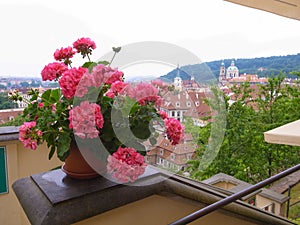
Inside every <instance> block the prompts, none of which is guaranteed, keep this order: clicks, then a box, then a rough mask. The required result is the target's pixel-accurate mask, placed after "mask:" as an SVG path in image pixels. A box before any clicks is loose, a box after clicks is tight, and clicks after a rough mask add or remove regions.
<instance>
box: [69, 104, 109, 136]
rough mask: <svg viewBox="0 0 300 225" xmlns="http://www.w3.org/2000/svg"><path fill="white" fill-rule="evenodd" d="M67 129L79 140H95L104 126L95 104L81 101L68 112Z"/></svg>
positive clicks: (99, 110) (98, 107)
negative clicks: (71, 130) (68, 122)
mask: <svg viewBox="0 0 300 225" xmlns="http://www.w3.org/2000/svg"><path fill="white" fill-rule="evenodd" d="M69 121H70V124H69V127H70V129H73V130H74V134H75V135H77V136H78V137H80V138H96V137H98V135H99V131H98V130H97V129H96V127H97V128H99V129H101V128H102V127H103V124H104V120H103V115H102V113H101V108H100V106H99V105H97V104H96V103H89V102H88V101H83V102H81V103H80V105H79V106H75V107H74V108H73V109H71V110H70V114H69Z"/></svg>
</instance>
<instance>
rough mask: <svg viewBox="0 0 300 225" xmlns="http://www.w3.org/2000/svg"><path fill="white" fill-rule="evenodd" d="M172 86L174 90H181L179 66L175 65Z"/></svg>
mask: <svg viewBox="0 0 300 225" xmlns="http://www.w3.org/2000/svg"><path fill="white" fill-rule="evenodd" d="M174 87H175V90H178V91H182V79H181V77H180V74H179V66H177V75H176V77H175V78H174Z"/></svg>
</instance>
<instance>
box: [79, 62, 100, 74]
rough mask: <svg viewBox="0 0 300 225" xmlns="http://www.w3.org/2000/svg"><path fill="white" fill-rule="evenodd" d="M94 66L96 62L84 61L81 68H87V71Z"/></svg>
mask: <svg viewBox="0 0 300 225" xmlns="http://www.w3.org/2000/svg"><path fill="white" fill-rule="evenodd" d="M94 66H97V63H95V62H85V63H84V64H83V65H82V67H83V68H87V69H89V73H90V72H91V71H92V69H93V67H94Z"/></svg>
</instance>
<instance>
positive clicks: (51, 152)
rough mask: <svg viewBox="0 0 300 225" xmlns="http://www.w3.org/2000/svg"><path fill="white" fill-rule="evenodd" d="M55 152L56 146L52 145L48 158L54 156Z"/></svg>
mask: <svg viewBox="0 0 300 225" xmlns="http://www.w3.org/2000/svg"><path fill="white" fill-rule="evenodd" d="M54 152H55V147H54V146H52V147H51V150H50V152H49V155H48V159H49V160H50V159H51V158H52V156H53V154H54Z"/></svg>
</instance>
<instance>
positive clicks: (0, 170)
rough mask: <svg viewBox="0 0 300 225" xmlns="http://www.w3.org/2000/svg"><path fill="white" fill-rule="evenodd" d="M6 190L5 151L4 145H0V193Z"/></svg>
mask: <svg viewBox="0 0 300 225" xmlns="http://www.w3.org/2000/svg"><path fill="white" fill-rule="evenodd" d="M7 192H8V188H7V167H6V151H5V147H0V194H3V193H7Z"/></svg>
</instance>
